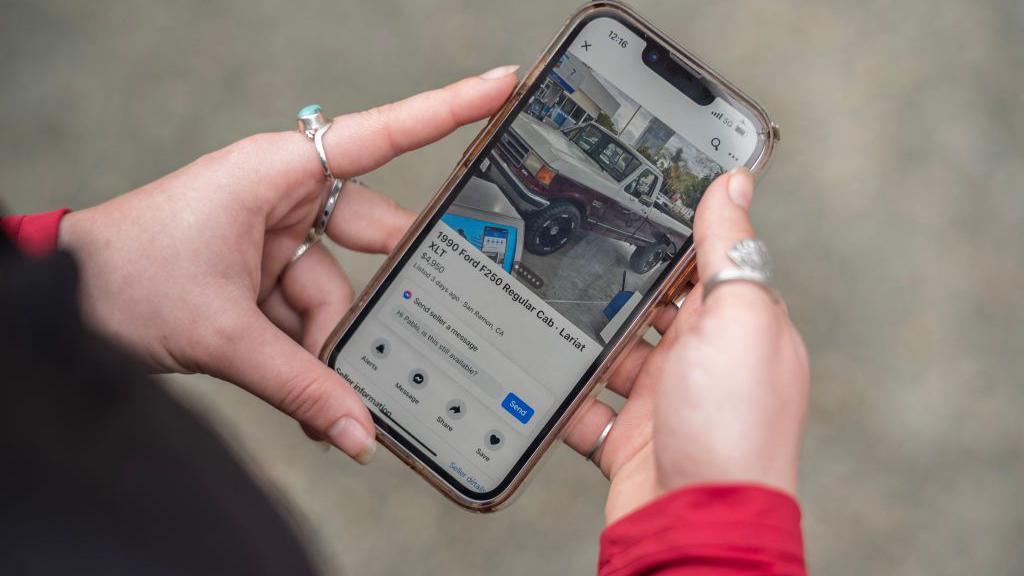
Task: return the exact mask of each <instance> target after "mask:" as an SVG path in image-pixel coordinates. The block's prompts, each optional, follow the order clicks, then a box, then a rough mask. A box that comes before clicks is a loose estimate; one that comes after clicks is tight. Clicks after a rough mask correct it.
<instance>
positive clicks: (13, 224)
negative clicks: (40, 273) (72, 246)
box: [0, 208, 71, 256]
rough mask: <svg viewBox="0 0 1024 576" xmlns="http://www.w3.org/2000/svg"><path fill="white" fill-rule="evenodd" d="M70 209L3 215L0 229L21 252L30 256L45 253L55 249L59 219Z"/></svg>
mask: <svg viewBox="0 0 1024 576" xmlns="http://www.w3.org/2000/svg"><path fill="white" fill-rule="evenodd" d="M70 211H71V210H69V209H67V208H61V209H60V210H54V211H53V212H44V213H42V214H28V215H23V216H5V217H3V218H0V230H3V232H4V233H5V234H7V236H8V237H9V238H10V239H11V241H12V242H14V244H15V245H16V246H17V247H18V248H19V249H21V251H22V252H24V253H26V254H29V255H32V256H42V255H46V254H49V253H50V252H53V251H54V250H56V249H57V233H58V231H59V230H60V219H61V218H63V217H64V215H65V214H67V213H68V212H70Z"/></svg>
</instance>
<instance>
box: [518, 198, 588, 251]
mask: <svg viewBox="0 0 1024 576" xmlns="http://www.w3.org/2000/svg"><path fill="white" fill-rule="evenodd" d="M579 227H580V211H579V210H577V209H576V208H575V207H574V206H572V205H570V204H551V205H549V206H547V207H545V208H541V209H540V210H538V211H536V212H534V213H533V214H531V215H530V216H529V218H527V220H526V243H525V248H526V250H527V252H530V253H531V254H536V255H538V256H544V255H546V254H551V253H552V252H555V251H556V250H558V249H560V248H562V247H563V246H565V245H566V244H567V243H568V242H569V238H571V237H572V235H573V233H574V232H576V229H577V228H579Z"/></svg>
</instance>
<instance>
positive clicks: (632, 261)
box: [629, 243, 669, 274]
mask: <svg viewBox="0 0 1024 576" xmlns="http://www.w3.org/2000/svg"><path fill="white" fill-rule="evenodd" d="M668 253H669V252H668V246H667V245H665V244H661V243H657V244H648V245H647V246H637V247H636V249H634V250H633V253H632V254H630V256H629V269H630V270H632V271H633V272H636V273H637V274H647V273H648V272H650V271H651V270H654V268H655V267H657V266H658V264H661V261H662V260H664V258H665V255H667V254H668Z"/></svg>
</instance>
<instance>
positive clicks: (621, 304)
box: [329, 17, 759, 499]
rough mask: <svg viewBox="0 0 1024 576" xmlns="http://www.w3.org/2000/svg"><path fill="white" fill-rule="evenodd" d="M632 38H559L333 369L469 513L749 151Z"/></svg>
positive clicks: (748, 124)
mask: <svg viewBox="0 0 1024 576" xmlns="http://www.w3.org/2000/svg"><path fill="white" fill-rule="evenodd" d="M641 34H642V33H641V32H638V31H634V30H633V29H632V28H631V27H630V26H628V25H627V24H625V23H623V22H620V21H618V20H616V19H612V18H607V17H600V18H597V19H591V20H589V21H586V22H584V23H582V24H580V25H579V26H578V27H577V29H576V30H575V31H574V32H573V33H571V34H570V35H569V36H568V39H567V40H566V41H565V43H564V44H563V46H562V47H561V48H560V49H559V51H558V53H557V54H558V55H557V57H556V58H554V60H553V61H552V62H551V63H550V64H549V65H548V67H547V68H546V69H545V71H544V72H543V74H542V76H541V77H540V79H539V80H538V81H536V82H535V83H534V84H533V85H532V87H531V88H530V91H529V93H528V94H527V96H526V97H524V98H523V100H522V102H521V103H520V105H519V107H518V109H517V110H516V112H515V113H514V114H513V115H512V116H511V117H510V119H509V120H508V121H507V122H506V123H505V125H504V126H502V128H501V130H500V131H499V132H498V134H497V136H496V137H495V138H494V139H493V141H492V142H491V144H490V146H489V148H488V149H487V150H485V152H484V154H482V155H481V156H480V158H479V159H478V160H477V161H476V162H475V163H474V164H473V166H471V167H470V170H469V171H468V172H467V173H466V175H465V176H463V177H462V179H461V181H460V182H459V183H458V185H457V186H456V188H455V191H454V193H453V194H452V195H451V196H450V197H449V199H448V200H447V202H446V203H445V204H444V207H443V208H442V210H441V212H440V213H439V214H438V216H437V217H436V218H435V219H434V220H433V222H432V223H431V224H430V225H428V226H427V228H426V229H425V230H424V232H423V233H422V234H421V235H420V236H419V238H417V240H416V242H415V243H414V244H413V245H412V248H411V249H410V250H409V251H408V252H407V253H406V254H405V256H404V258H403V259H402V260H401V261H400V262H399V264H398V266H397V267H396V268H395V269H394V271H393V272H392V273H391V274H390V276H389V277H388V278H387V279H386V280H385V282H384V284H383V285H382V287H381V288H380V289H379V290H378V291H377V293H376V294H375V295H374V296H373V298H372V299H371V301H370V304H369V305H368V306H367V307H366V308H365V309H364V310H363V312H362V313H361V314H360V316H359V317H358V318H356V319H355V321H354V322H353V324H352V325H351V327H350V328H349V330H348V331H347V332H346V334H345V335H344V336H343V337H342V339H341V340H340V341H339V344H338V345H337V346H336V347H335V348H334V350H333V352H332V354H331V355H330V357H329V364H330V365H331V366H332V367H333V368H334V369H335V370H336V371H337V372H338V373H340V374H341V375H343V376H344V377H345V378H346V379H347V380H348V381H349V382H350V383H351V385H352V386H353V387H354V388H355V390H356V391H357V392H358V393H359V394H360V395H361V396H362V398H363V399H364V401H365V402H366V404H367V405H368V406H369V408H370V410H371V412H372V413H373V414H374V417H375V419H376V420H377V422H378V424H379V425H380V426H381V427H382V428H383V429H384V430H385V431H386V432H387V433H388V434H390V435H391V436H392V437H394V438H395V439H396V440H397V441H398V442H400V443H401V444H402V445H403V446H405V447H406V448H407V449H408V450H409V451H410V452H412V453H413V454H415V455H417V456H418V457H419V459H420V460H421V461H423V462H425V463H427V464H428V465H429V466H430V467H431V468H432V469H433V470H434V472H435V473H437V474H439V475H441V476H442V477H444V478H445V479H446V480H448V483H449V484H451V485H452V486H453V487H454V488H456V489H457V490H459V491H460V492H461V493H463V494H464V495H465V496H467V497H469V498H472V499H486V498H488V497H491V496H492V495H494V494H497V493H499V492H500V491H501V490H502V489H503V488H504V486H507V484H508V482H510V481H511V479H512V478H513V477H514V475H515V473H516V471H517V470H519V468H520V467H521V466H523V465H524V464H525V462H526V460H527V458H528V457H529V455H530V454H531V453H532V451H533V450H534V449H536V447H537V446H538V445H539V443H540V441H541V440H542V439H543V437H544V436H545V434H546V433H547V431H548V430H550V428H551V427H552V426H553V425H554V424H555V423H556V422H557V420H558V418H559V417H560V416H561V414H562V413H563V412H564V411H565V410H566V409H567V408H568V406H569V404H570V403H571V401H572V399H573V398H574V397H575V395H576V394H578V393H579V392H580V391H581V390H582V387H583V386H584V385H585V383H586V382H587V379H588V377H589V375H590V374H591V373H592V371H593V370H595V369H596V367H597V366H598V365H599V363H600V362H601V360H602V354H603V353H604V351H605V350H606V349H607V348H608V347H609V345H610V344H612V343H614V342H616V339H617V338H618V337H619V334H618V333H619V330H620V327H622V326H624V325H626V324H627V322H628V320H629V319H630V317H631V314H632V313H633V312H634V311H635V310H637V308H638V306H639V305H640V304H641V303H642V302H643V300H644V298H645V296H646V295H647V294H648V293H649V292H650V290H651V288H652V287H653V286H655V285H656V284H657V283H658V282H660V281H661V278H662V276H663V273H664V272H665V271H666V269H667V268H668V267H670V266H672V264H673V263H674V261H675V259H676V258H679V257H681V255H682V252H684V251H685V250H686V249H687V248H688V247H689V242H690V236H691V229H692V226H693V217H694V210H695V208H696V206H697V203H698V201H699V200H700V198H701V195H702V194H703V192H704V190H705V188H707V186H708V184H710V182H711V181H712V180H713V179H714V178H715V177H717V176H718V175H719V174H721V173H722V172H723V171H725V170H728V169H730V168H732V167H734V166H739V165H741V164H744V163H746V162H747V160H748V159H750V158H751V157H752V156H753V154H755V152H756V149H757V147H758V145H759V136H758V133H757V132H758V128H757V127H756V125H755V124H754V121H753V120H752V118H751V117H749V116H747V115H745V114H744V113H742V112H741V111H740V110H738V109H737V108H735V107H734V106H732V105H730V104H729V103H728V102H727V101H726V100H725V99H723V98H721V97H718V96H715V95H713V94H710V93H708V96H709V97H708V98H707V100H706V101H704V102H698V101H696V100H695V99H694V98H693V97H692V96H690V95H687V94H686V93H684V92H683V91H681V90H680V88H679V85H678V83H670V82H669V80H667V79H666V78H665V77H664V76H663V75H660V74H659V73H657V71H656V70H657V65H658V64H659V62H657V61H656V60H657V59H658V58H667V57H668V56H667V53H664V52H657V51H655V50H651V49H648V48H649V46H648V40H646V39H645V38H644V37H643V36H641ZM652 54H658V55H656V56H654V55H652Z"/></svg>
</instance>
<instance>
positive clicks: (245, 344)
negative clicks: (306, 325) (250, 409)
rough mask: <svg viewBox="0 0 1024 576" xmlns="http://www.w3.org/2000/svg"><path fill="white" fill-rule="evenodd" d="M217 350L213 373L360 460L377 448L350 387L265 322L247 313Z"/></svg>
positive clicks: (366, 414) (365, 460) (369, 424)
mask: <svg viewBox="0 0 1024 576" xmlns="http://www.w3.org/2000/svg"><path fill="white" fill-rule="evenodd" d="M250 318H251V319H250V320H247V321H245V322H242V325H241V326H238V327H237V328H238V329H237V330H231V332H232V334H233V335H234V336H235V337H234V338H232V339H230V345H229V346H227V347H226V348H228V350H227V351H226V352H225V351H223V350H222V351H219V352H218V358H217V361H216V363H215V364H216V366H217V370H216V372H217V373H214V374H213V375H214V376H217V377H219V378H222V379H224V380H228V381H229V382H233V383H235V384H237V385H239V386H241V387H242V388H245V389H246V390H248V391H249V392H252V393H253V394H255V395H257V396H259V397H260V398H262V399H263V400H265V401H267V402H269V403H270V404H271V405H273V406H274V407H276V408H277V409H279V410H281V411H282V412H284V413H286V414H288V415H290V416H292V417H293V418H295V419H296V420H298V421H299V423H300V424H302V426H303V428H305V429H307V430H310V431H313V432H315V433H317V434H319V435H320V436H322V437H323V438H324V439H326V440H327V441H328V442H330V443H331V444H333V445H334V446H335V447H336V448H338V449H339V450H341V451H342V452H344V453H345V454H348V455H349V456H351V457H352V458H354V459H355V460H356V461H358V462H359V463H360V464H366V463H368V462H369V461H370V460H371V459H372V458H373V455H374V453H375V452H376V449H377V443H376V441H375V440H374V425H373V419H372V418H371V417H370V413H369V411H368V410H367V409H366V406H364V405H363V402H362V400H361V399H360V398H359V396H358V395H357V394H356V393H355V391H354V390H352V387H351V386H349V385H348V383H346V382H345V380H344V379H342V377H341V376H339V375H338V374H336V373H335V372H334V371H333V370H331V369H330V368H328V367H327V366H326V365H324V364H323V363H322V362H320V360H319V359H317V358H316V357H315V356H313V355H312V354H310V353H309V352H308V351H306V350H305V349H304V348H303V347H302V346H300V345H299V344H298V343H296V342H295V341H294V340H292V339H291V338H289V337H288V336H287V335H286V334H285V333H284V332H282V331H281V330H279V329H278V328H277V327H276V326H274V325H273V324H271V323H270V321H269V320H267V319H266V317H264V316H263V315H262V314H260V313H259V312H258V310H257V311H256V314H253V315H251V316H250Z"/></svg>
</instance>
